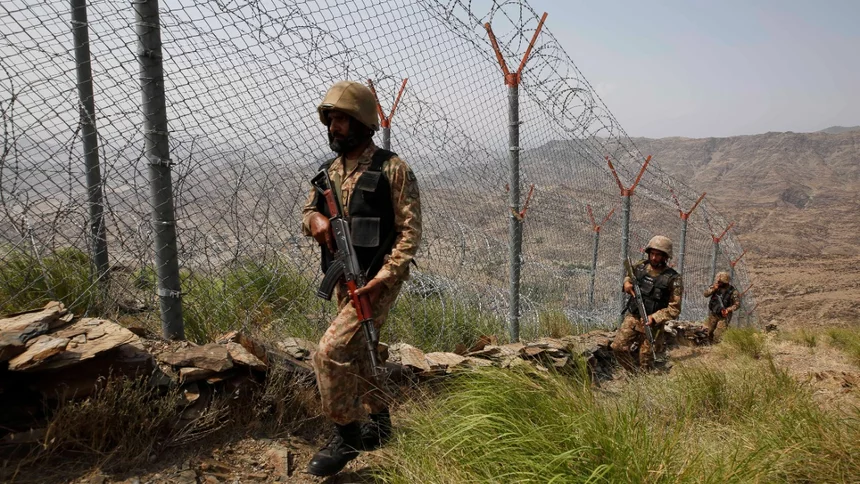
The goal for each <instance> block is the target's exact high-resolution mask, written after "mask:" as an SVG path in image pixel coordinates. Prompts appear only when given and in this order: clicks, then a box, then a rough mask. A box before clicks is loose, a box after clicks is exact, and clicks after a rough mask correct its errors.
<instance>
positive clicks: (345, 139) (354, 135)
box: [328, 111, 366, 154]
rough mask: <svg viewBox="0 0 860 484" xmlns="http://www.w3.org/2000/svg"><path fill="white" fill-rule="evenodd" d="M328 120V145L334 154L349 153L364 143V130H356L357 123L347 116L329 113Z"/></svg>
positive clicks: (335, 112) (333, 112) (339, 113)
mask: <svg viewBox="0 0 860 484" xmlns="http://www.w3.org/2000/svg"><path fill="white" fill-rule="evenodd" d="M328 119H329V124H328V145H329V147H330V148H331V150H332V151H334V152H335V153H338V154H344V153H349V152H350V151H352V150H354V149H355V148H357V147H359V146H361V144H362V143H363V142H364V141H366V136H365V135H366V133H365V130H359V129H356V125H357V124H359V123H357V122H353V119H352V118H351V117H349V116H348V115H346V114H343V113H341V112H338V111H331V112H330V113H329V114H328Z"/></svg>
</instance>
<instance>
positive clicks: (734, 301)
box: [705, 272, 741, 343]
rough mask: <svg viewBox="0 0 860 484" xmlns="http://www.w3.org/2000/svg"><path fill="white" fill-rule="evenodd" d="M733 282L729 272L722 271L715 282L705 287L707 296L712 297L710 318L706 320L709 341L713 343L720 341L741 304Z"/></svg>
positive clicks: (709, 307) (709, 306)
mask: <svg viewBox="0 0 860 484" xmlns="http://www.w3.org/2000/svg"><path fill="white" fill-rule="evenodd" d="M731 282H732V278H731V276H729V273H728V272H720V273H718V274H717V277H716V280H715V281H714V284H713V285H712V286H711V287H709V288H707V289H705V297H709V298H711V300H710V301H709V302H708V319H706V320H705V329H707V330H708V341H709V342H711V343H719V342H720V340H721V339H722V338H723V333H724V332H725V331H726V329H728V327H729V323H730V322H731V321H732V313H734V312H735V311H737V310H738V308H739V307H740V305H741V298H740V295H738V290H737V289H735V286H733V285H732V284H731Z"/></svg>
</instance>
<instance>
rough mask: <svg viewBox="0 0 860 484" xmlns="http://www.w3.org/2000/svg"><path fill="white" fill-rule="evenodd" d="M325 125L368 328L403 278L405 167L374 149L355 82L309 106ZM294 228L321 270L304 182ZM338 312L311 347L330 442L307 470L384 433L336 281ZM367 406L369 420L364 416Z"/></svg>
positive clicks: (417, 219)
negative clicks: (311, 244) (311, 243)
mask: <svg viewBox="0 0 860 484" xmlns="http://www.w3.org/2000/svg"><path fill="white" fill-rule="evenodd" d="M318 112H319V116H320V120H321V121H322V123H323V124H324V125H326V126H327V128H328V137H329V145H330V147H331V149H332V150H333V151H335V152H336V153H337V154H338V155H339V156H338V157H337V158H335V159H334V160H331V161H330V162H327V163H325V164H324V165H323V166H322V167H320V168H321V169H324V168H327V169H328V172H329V176H330V177H331V181H332V185H333V189H334V192H335V194H336V196H339V197H340V201H341V203H342V205H343V209H344V212H345V213H344V216H345V217H347V219H348V220H349V221H350V232H351V234H352V242H353V246H354V248H355V251H356V254H357V255H358V260H359V265H360V266H361V268H362V270H364V271H365V272H366V275H367V280H368V282H367V284H366V285H365V286H364V287H363V288H361V289H359V293H360V294H367V295H368V296H369V297H370V300H371V305H372V308H373V320H374V323H375V325H376V328H377V330H378V329H379V328H380V327H381V326H382V324H383V323H384V322H385V319H386V317H387V316H388V312H389V310H390V309H391V306H392V304H393V303H394V300H395V299H396V298H397V294H398V293H399V292H400V288H401V286H402V284H403V281H404V280H406V279H407V278H408V277H409V264H410V262H412V259H413V257H414V256H415V253H416V251H417V250H418V244H419V242H420V240H421V201H420V198H419V194H418V183H417V181H416V179H415V175H414V174H413V173H412V170H411V169H410V168H409V166H408V165H407V164H406V162H404V161H403V160H402V159H400V158H399V157H398V156H397V155H396V154H395V153H392V152H390V151H386V150H383V149H380V148H377V147H376V145H374V143H373V139H372V136H373V133H374V132H375V131H376V130H377V129H378V128H379V118H378V116H377V110H376V99H375V97H374V95H373V93H372V92H371V91H370V89H368V88H367V87H365V86H364V85H362V84H359V83H357V82H350V81H341V82H338V83H336V84H334V85H333V86H332V87H331V89H329V91H328V93H326V96H325V98H324V99H323V101H322V103H321V104H320V105H319V107H318ZM302 229H303V232H304V233H305V235H309V236H312V237H314V239H316V240H317V242H319V244H320V248H321V251H322V260H323V271H325V269H326V268H327V264H328V262H329V261H331V260H332V253H333V251H334V250H335V247H334V246H333V239H332V236H331V231H330V223H329V217H328V209H327V207H326V205H325V203H324V200H323V199H322V197H318V196H317V193H316V191H315V190H311V193H310V196H309V197H308V200H307V203H306V204H305V206H304V209H303V217H302ZM337 301H338V309H339V312H338V315H337V317H335V319H334V321H332V322H331V325H330V326H329V328H328V330H327V331H326V332H325V335H323V337H322V339H321V340H320V342H319V348H318V349H317V351H316V352H315V353H314V355H313V363H314V369H315V371H316V377H317V385H318V386H319V391H320V399H321V401H322V409H323V413H324V414H325V415H326V416H327V417H328V418H330V419H331V420H332V421H334V423H335V432H334V434H333V436H332V438H331V439H330V441H329V442H328V443H327V444H326V445H325V447H323V448H322V449H321V450H320V451H319V452H317V454H316V455H314V456H313V458H312V459H311V462H310V464H309V465H308V472H309V473H311V474H313V475H317V476H329V475H333V474H335V473H337V472H339V471H340V470H341V469H343V467H344V466H345V465H346V464H347V462H349V461H350V460H352V459H354V458H355V457H356V456H357V455H358V451H359V450H370V449H373V448H376V447H378V446H380V445H382V443H384V441H385V440H387V438H388V437H389V436H390V433H391V420H390V415H389V412H388V407H387V404H386V402H385V401H384V399H383V395H382V394H381V391H380V390H379V388H378V387H377V382H376V381H374V378H373V376H372V364H371V361H370V356H369V355H368V354H367V346H366V344H365V341H364V338H365V336H364V332H363V331H362V330H361V325H360V322H359V320H358V317H357V316H356V311H355V308H354V307H353V306H352V304H351V302H350V299H349V297H348V292H347V290H346V286H345V285H343V284H341V285H340V286H339V287H338V288H337ZM368 415H369V419H368V418H367V417H368Z"/></svg>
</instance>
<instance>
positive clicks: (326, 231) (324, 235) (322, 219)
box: [308, 212, 336, 252]
mask: <svg viewBox="0 0 860 484" xmlns="http://www.w3.org/2000/svg"><path fill="white" fill-rule="evenodd" d="M308 225H309V226H310V229H311V236H312V237H313V238H314V239H316V241H317V242H318V243H319V244H320V245H325V246H326V247H328V250H330V251H332V252H334V251H335V249H336V247H335V246H334V240H333V239H332V236H331V224H330V223H329V221H328V218H327V217H326V216H325V215H323V214H321V213H319V212H316V213H314V214H313V215H311V218H310V221H309V223H308Z"/></svg>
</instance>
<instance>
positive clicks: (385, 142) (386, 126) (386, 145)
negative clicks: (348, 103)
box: [367, 77, 409, 150]
mask: <svg viewBox="0 0 860 484" xmlns="http://www.w3.org/2000/svg"><path fill="white" fill-rule="evenodd" d="M408 80H409V78H408V77H407V78H406V79H403V83H402V84H401V85H400V91H399V92H398V93H397V98H396V99H395V100H394V104H393V105H392V106H391V112H390V113H388V116H386V115H385V112H384V111H383V110H382V104H380V103H379V96H378V95H377V94H376V88H375V87H374V86H373V81H372V80H370V79H368V80H367V85H368V87H370V90H371V91H373V97H375V98H376V112H377V114H379V126H380V127H381V128H382V149H384V150H390V149H391V118H393V117H394V113H395V112H396V111H397V105H398V104H400V97H401V96H402V95H403V91H404V90H405V89H406V81H408Z"/></svg>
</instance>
